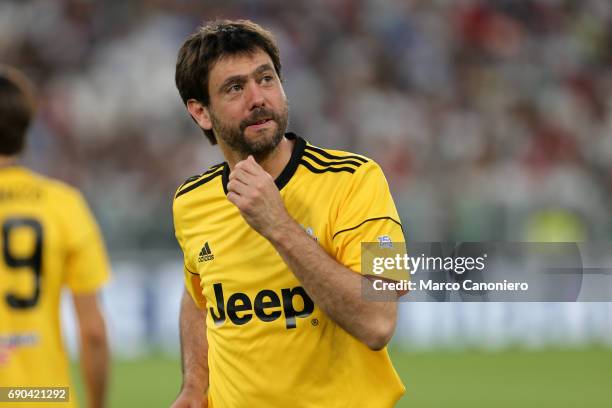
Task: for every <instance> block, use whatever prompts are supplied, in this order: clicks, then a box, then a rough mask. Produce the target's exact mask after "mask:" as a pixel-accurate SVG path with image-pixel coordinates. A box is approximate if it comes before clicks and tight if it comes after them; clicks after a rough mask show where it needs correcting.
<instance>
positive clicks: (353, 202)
mask: <svg viewBox="0 0 612 408" xmlns="http://www.w3.org/2000/svg"><path fill="white" fill-rule="evenodd" d="M351 177H352V179H351V182H350V183H349V185H348V186H347V187H346V189H345V191H344V194H343V195H342V197H341V199H340V200H339V201H340V202H339V204H338V211H337V218H336V220H335V223H334V224H333V227H332V233H333V236H332V245H333V251H334V255H335V258H336V259H337V260H338V262H340V263H341V264H343V265H344V266H346V267H348V268H350V269H352V270H353V271H355V272H359V273H361V243H362V242H380V243H382V244H384V245H388V244H389V243H391V244H392V243H395V242H400V243H403V242H404V234H403V230H402V225H401V222H400V218H399V216H398V214H397V209H396V208H395V204H394V202H393V198H392V197H391V193H390V191H389V186H388V184H387V180H386V179H385V176H384V174H383V172H382V170H381V168H380V167H379V166H378V164H376V163H375V162H373V161H369V162H367V163H365V164H364V165H362V166H360V167H359V169H358V170H357V171H356V172H355V173H354V174H353V175H352V176H351Z"/></svg>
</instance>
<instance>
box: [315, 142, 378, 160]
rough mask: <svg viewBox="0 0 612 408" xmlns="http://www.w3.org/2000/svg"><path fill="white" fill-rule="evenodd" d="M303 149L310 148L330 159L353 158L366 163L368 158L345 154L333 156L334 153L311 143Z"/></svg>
mask: <svg viewBox="0 0 612 408" xmlns="http://www.w3.org/2000/svg"><path fill="white" fill-rule="evenodd" d="M305 149H306V150H310V151H312V152H315V153H318V154H320V155H321V156H323V157H325V158H327V159H330V160H343V159H353V160H357V161H360V162H362V163H367V162H368V159H365V158H363V157H359V156H352V155H347V156H335V155H333V154H330V153H328V152H326V151H325V150H323V149H320V148H318V147H314V146H311V145H306V147H305Z"/></svg>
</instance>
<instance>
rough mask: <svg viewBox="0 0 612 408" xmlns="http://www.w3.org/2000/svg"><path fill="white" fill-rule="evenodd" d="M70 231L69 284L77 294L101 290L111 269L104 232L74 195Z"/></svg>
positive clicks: (78, 195) (67, 262)
mask: <svg viewBox="0 0 612 408" xmlns="http://www.w3.org/2000/svg"><path fill="white" fill-rule="evenodd" d="M70 202H71V203H70V204H71V205H70V207H68V208H70V211H66V213H67V215H68V216H69V217H70V218H69V220H68V227H67V234H66V235H67V239H66V242H67V258H66V274H65V279H64V280H65V283H66V284H67V285H68V287H70V289H71V290H72V292H74V293H91V292H95V291H96V290H98V289H100V288H101V287H102V286H103V285H104V283H105V282H106V281H108V279H109V277H110V266H109V261H108V257H107V254H106V248H105V246H104V241H103V239H102V235H101V234H100V229H99V228H98V224H97V223H96V221H95V219H94V217H93V215H92V214H91V211H90V210H89V207H88V206H87V203H86V202H85V199H84V198H83V196H82V195H81V194H80V193H79V192H77V191H74V192H73V193H72V197H71V199H70Z"/></svg>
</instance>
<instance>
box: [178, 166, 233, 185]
mask: <svg viewBox="0 0 612 408" xmlns="http://www.w3.org/2000/svg"><path fill="white" fill-rule="evenodd" d="M221 166H223V163H219V164H215V165H214V166H212V167H211V168H209V169H208V170H206V171H205V172H204V173H202V174H196V175H195V176H191V177H189V178H188V179H187V180H185V181H184V182H183V184H181V186H180V187H179V188H178V189H179V190H180V189H181V188H183V187H185V186H186V185H187V184H189V183H191V182H192V181H196V180H197V179H199V178H201V177H204V176H206V175H207V174H210V173H212V172H214V171H215V170H217V169H218V168H219V167H221Z"/></svg>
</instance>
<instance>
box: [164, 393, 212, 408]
mask: <svg viewBox="0 0 612 408" xmlns="http://www.w3.org/2000/svg"><path fill="white" fill-rule="evenodd" d="M170 408H208V398H207V397H206V395H205V394H204V393H203V392H202V391H198V390H194V389H187V388H185V389H182V390H181V392H180V394H179V395H178V397H176V400H175V401H174V403H173V404H172V406H171V407H170Z"/></svg>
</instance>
